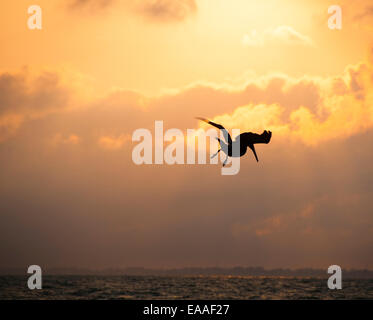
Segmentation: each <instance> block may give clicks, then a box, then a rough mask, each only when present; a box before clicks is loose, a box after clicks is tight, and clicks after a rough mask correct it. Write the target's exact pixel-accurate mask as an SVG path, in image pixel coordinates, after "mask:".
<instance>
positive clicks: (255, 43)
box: [242, 26, 313, 47]
mask: <svg viewBox="0 0 373 320" xmlns="http://www.w3.org/2000/svg"><path fill="white" fill-rule="evenodd" d="M242 44H243V45H244V46H247V47H262V46H264V45H279V44H285V45H302V46H312V45H313V41H312V39H311V38H309V37H308V36H305V35H303V34H301V33H300V32H298V31H296V30H294V29H293V28H292V27H289V26H278V27H276V28H272V29H267V30H265V31H264V32H261V33H259V32H258V31H257V30H255V29H254V30H252V31H251V32H250V33H248V34H244V35H243V37H242Z"/></svg>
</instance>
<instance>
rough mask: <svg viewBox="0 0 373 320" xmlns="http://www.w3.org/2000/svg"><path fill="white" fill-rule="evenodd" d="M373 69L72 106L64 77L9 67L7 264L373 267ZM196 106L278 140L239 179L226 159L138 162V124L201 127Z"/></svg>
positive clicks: (121, 94)
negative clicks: (225, 166) (225, 169)
mask: <svg viewBox="0 0 373 320" xmlns="http://www.w3.org/2000/svg"><path fill="white" fill-rule="evenodd" d="M372 75H373V71H372V62H371V60H368V61H367V62H362V63H359V64H356V65H353V66H348V67H346V70H345V71H344V72H343V73H342V74H340V75H337V76H333V77H307V76H304V77H300V78H294V77H289V76H286V75H280V74H270V75H267V76H264V77H255V78H254V77H253V78H252V79H249V81H248V82H247V83H246V85H245V86H239V87H232V86H224V85H222V86H216V85H212V84H206V83H205V84H203V83H200V84H198V85H194V86H190V87H188V88H185V89H183V90H179V91H175V92H174V93H172V94H165V95H162V96H158V97H144V96H143V95H141V94H140V93H135V92H131V91H125V90H118V91H116V92H115V93H113V94H111V95H109V96H107V97H104V98H101V99H93V100H92V101H89V102H88V103H87V104H86V105H85V106H84V107H81V108H72V109H67V108H65V107H64V106H65V105H66V104H65V101H66V99H67V101H70V100H71V99H73V97H74V96H71V95H69V93H70V92H73V91H74V89H73V88H71V87H65V86H64V85H62V84H61V82H60V79H61V75H54V76H45V75H43V74H42V75H40V76H39V77H38V76H36V77H35V76H34V77H28V76H25V75H23V74H3V75H2V77H0V79H1V81H0V84H1V85H0V88H2V90H3V91H2V93H1V95H0V97H1V99H2V103H1V104H0V105H1V106H2V111H1V113H0V114H1V117H0V119H2V120H1V121H4V122H7V123H13V127H12V128H13V129H14V128H17V129H14V130H15V131H14V132H13V133H12V137H11V139H10V138H8V139H5V138H4V139H3V141H2V142H1V143H0V159H1V161H2V165H1V166H0V178H1V181H4V183H2V184H0V211H1V213H2V223H1V224H0V234H1V237H2V241H0V255H1V257H2V258H3V259H1V261H0V266H3V265H13V266H23V265H27V263H28V262H29V260H30V259H35V260H37V261H41V262H40V263H41V264H43V265H44V266H45V267H46V268H48V267H50V266H67V265H70V266H90V267H92V266H94V267H96V268H100V267H110V266H114V265H115V266H128V265H145V266H148V267H154V266H158V267H159V266H165V265H166V266H169V267H177V266H185V265H188V266H198V265H199V266H214V265H219V266H226V265H263V266H266V267H281V266H287V267H288V266H291V267H304V266H308V267H309V266H313V267H320V266H321V267H322V266H325V265H330V264H334V263H337V264H340V265H344V266H346V268H347V267H371V268H372V267H373V259H372V255H371V254H370V253H371V252H372V250H373V238H372V236H371V235H372V230H373V222H372V217H371V212H372V210H373V205H372V201H371V199H372V196H373V194H372V190H371V186H372V183H373V167H372V165H371V162H372V157H373V153H372V148H371V145H372V143H373V109H372V105H373V103H372V98H373V97H372V93H373V90H372V85H373V82H372ZM40 79H42V80H40ZM42 88H46V90H45V91H44V90H42ZM43 94H45V95H43ZM36 97H38V98H36ZM71 103H73V102H71ZM75 104H76V103H75ZM31 115H33V116H31ZM34 115H35V116H34ZM36 115H37V116H36ZM195 116H204V117H208V118H211V119H214V120H216V121H219V122H221V123H222V124H224V125H225V126H226V127H227V128H228V129H231V128H240V130H241V131H244V130H248V131H258V132H260V131H261V130H263V129H271V130H272V131H273V137H272V141H271V143H270V144H268V145H265V146H261V145H258V147H257V152H258V155H259V159H260V162H259V163H256V161H255V160H254V158H253V156H252V155H251V154H247V155H245V156H244V157H242V158H241V170H240V173H239V174H238V175H236V176H232V177H230V178H229V179H227V177H223V176H221V175H220V166H214V165H206V166H187V165H179V166H167V165H164V166H136V165H135V164H134V163H133V162H132V159H131V151H132V146H133V144H132V143H127V141H128V139H129V137H130V136H131V135H132V133H133V131H134V130H135V129H138V128H147V129H149V130H150V131H151V132H153V129H154V127H153V126H154V121H155V120H163V121H164V130H166V129H168V128H179V129H182V130H184V129H186V128H197V127H198V126H199V125H200V124H199V122H197V121H196V120H195V119H194V117H195ZM18 117H20V118H21V120H22V122H21V123H19V118H18ZM49 137H56V140H57V141H58V143H56V145H55V146H53V147H51V145H50V144H47V143H45V139H49ZM75 137H78V139H76V138H75ZM74 141H79V143H76V144H74ZM106 150H113V151H116V152H107V151H106ZM191 230H193V236H192V237H191ZM15 235H17V236H15ZM45 243H48V246H45ZM217 248H218V249H217ZM14 252H17V255H14ZM279 252H280V253H281V254H278V253H279Z"/></svg>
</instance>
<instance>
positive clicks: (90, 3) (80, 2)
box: [69, 0, 116, 11]
mask: <svg viewBox="0 0 373 320" xmlns="http://www.w3.org/2000/svg"><path fill="white" fill-rule="evenodd" d="M115 1H116V0H70V1H69V7H70V8H71V9H74V10H75V9H90V10H95V11H96V10H102V9H105V8H107V7H109V6H111V5H112V4H113V3H114V2H115Z"/></svg>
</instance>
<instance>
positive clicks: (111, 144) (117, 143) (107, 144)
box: [98, 134, 131, 150]
mask: <svg viewBox="0 0 373 320" xmlns="http://www.w3.org/2000/svg"><path fill="white" fill-rule="evenodd" d="M130 141H131V136H130V135H123V134H122V135H120V136H118V137H110V136H103V137H100V139H99V140H98V144H99V145H100V146H101V147H102V148H103V149H107V150H118V149H121V148H122V147H123V145H124V144H125V143H127V142H130Z"/></svg>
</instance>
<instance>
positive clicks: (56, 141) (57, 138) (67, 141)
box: [50, 133, 81, 147]
mask: <svg viewBox="0 0 373 320" xmlns="http://www.w3.org/2000/svg"><path fill="white" fill-rule="evenodd" d="M50 142H51V145H52V146H54V147H57V146H59V145H78V144H79V143H80V142H81V138H80V137H79V136H77V135H76V134H70V135H66V136H64V135H62V134H61V133H57V134H55V135H54V136H53V138H52V139H51V140H50Z"/></svg>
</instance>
